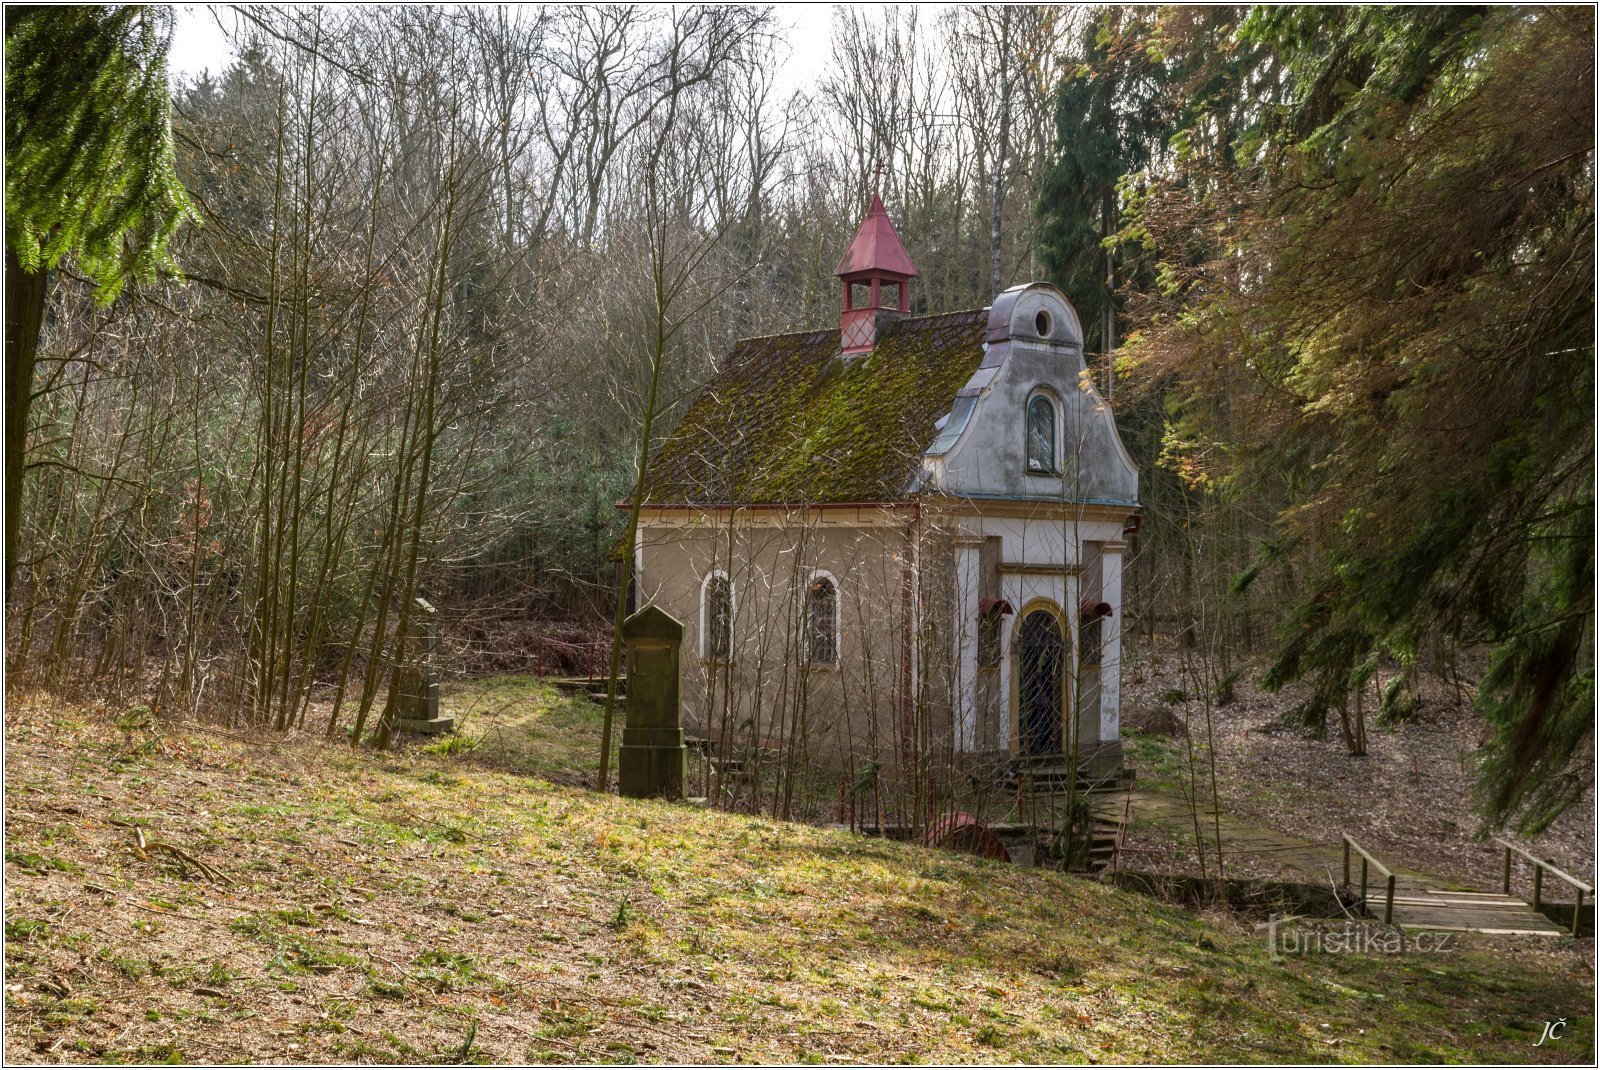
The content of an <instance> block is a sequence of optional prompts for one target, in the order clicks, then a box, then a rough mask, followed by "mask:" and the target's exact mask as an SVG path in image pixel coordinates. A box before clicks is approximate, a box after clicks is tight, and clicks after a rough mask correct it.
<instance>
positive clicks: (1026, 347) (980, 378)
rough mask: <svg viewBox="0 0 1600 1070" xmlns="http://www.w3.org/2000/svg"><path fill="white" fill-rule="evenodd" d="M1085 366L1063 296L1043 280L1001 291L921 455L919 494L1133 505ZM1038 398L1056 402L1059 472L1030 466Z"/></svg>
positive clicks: (1121, 455) (1128, 465) (1126, 466)
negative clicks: (971, 367)
mask: <svg viewBox="0 0 1600 1070" xmlns="http://www.w3.org/2000/svg"><path fill="white" fill-rule="evenodd" d="M1084 369H1085V365H1084V360H1083V328H1082V326H1081V325H1080V323H1079V321H1078V314H1077V312H1076V311H1075V310H1074V309H1073V307H1072V303H1071V302H1069V301H1068V300H1067V298H1066V295H1065V294H1063V293H1062V292H1061V291H1060V290H1058V289H1056V288H1055V287H1054V286H1052V285H1050V284H1049V283H1044V282H1034V283H1028V284H1027V285H1024V286H1014V287H1012V288H1011V289H1009V290H1007V291H1005V292H1004V293H1002V294H1001V295H1000V296H999V297H998V298H996V299H995V303H994V305H993V307H992V308H991V309H990V312H989V323H988V327H987V329H986V331H985V339H984V359H983V363H982V365H981V366H980V367H979V368H978V370H977V371H976V372H975V373H974V374H973V376H972V378H971V379H970V380H968V382H967V385H966V386H965V387H963V388H962V389H961V391H960V392H959V394H958V395H957V396H956V398H955V402H954V404H953V405H952V407H951V410H950V413H949V415H948V416H946V417H945V419H944V421H943V423H942V425H941V427H940V433H939V435H938V438H937V440H936V441H935V442H934V444H933V446H932V447H931V448H930V449H929V450H928V452H927V454H926V456H925V458H924V463H923V471H922V480H921V483H922V489H924V490H932V491H938V492H942V493H945V494H952V495H955V496H958V497H964V498H1000V499H1019V500H1026V499H1032V500H1045V501H1063V500H1064V501H1074V502H1092V503H1105V504H1116V505H1123V504H1125V505H1134V504H1136V503H1137V502H1138V500H1139V473H1138V469H1137V468H1135V467H1134V464H1133V459H1132V458H1131V457H1130V456H1129V455H1128V451H1127V449H1126V448H1124V447H1123V445H1122V439H1121V438H1120V437H1119V436H1118V435H1117V428H1116V423H1115V421H1114V420H1113V418H1112V414H1111V407H1110V406H1109V405H1107V404H1106V403H1105V402H1104V400H1102V399H1101V397H1100V393H1099V391H1098V390H1096V389H1095V387H1094V384H1093V382H1092V381H1091V380H1090V378H1089V377H1088V376H1087V375H1085V374H1084ZM1036 392H1042V393H1045V394H1046V395H1048V396H1050V397H1051V398H1052V399H1053V400H1054V401H1055V403H1056V405H1057V410H1058V420H1057V455H1058V458H1059V472H1058V473H1057V474H1039V473H1036V472H1030V471H1029V470H1028V466H1027V456H1026V410H1027V405H1028V400H1029V398H1030V397H1032V396H1033V395H1034V394H1035V393H1036Z"/></svg>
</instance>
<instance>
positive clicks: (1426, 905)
mask: <svg viewBox="0 0 1600 1070" xmlns="http://www.w3.org/2000/svg"><path fill="white" fill-rule="evenodd" d="M1382 894H1383V893H1382V891H1381V889H1374V888H1368V889H1367V895H1368V896H1369V901H1368V909H1369V911H1370V910H1373V909H1376V910H1378V911H1381V910H1382V909H1383V900H1382ZM1394 923H1395V924H1396V925H1398V926H1400V927H1401V928H1403V929H1433V930H1438V931H1443V932H1464V933H1493V934H1495V935H1499V936H1566V935H1567V930H1566V929H1564V928H1562V927H1561V926H1560V925H1557V924H1556V923H1555V922H1554V921H1551V920H1550V919H1549V918H1547V917H1545V916H1544V915H1543V914H1542V913H1540V912H1539V911H1537V910H1535V909H1533V906H1532V905H1531V904H1529V903H1525V902H1523V901H1522V900H1521V899H1518V898H1517V897H1516V896H1514V895H1504V894H1502V893H1500V892H1461V891H1455V890H1452V889H1447V888H1439V887H1435V886H1433V885H1431V884H1429V883H1426V882H1425V881H1420V880H1417V879H1416V878H1414V877H1413V878H1411V879H1409V880H1407V879H1406V878H1404V877H1397V878H1396V880H1395V889H1394Z"/></svg>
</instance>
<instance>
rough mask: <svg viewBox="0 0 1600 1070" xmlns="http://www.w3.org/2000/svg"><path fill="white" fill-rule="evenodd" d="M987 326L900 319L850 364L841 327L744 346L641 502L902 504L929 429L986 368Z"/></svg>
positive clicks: (703, 399) (948, 316)
mask: <svg viewBox="0 0 1600 1070" xmlns="http://www.w3.org/2000/svg"><path fill="white" fill-rule="evenodd" d="M986 320H987V313H986V311H985V310H984V309H973V310H971V311H967V312H949V313H945V314H943V315H938V316H920V317H914V318H909V319H904V320H901V321H900V322H899V323H898V324H896V325H895V326H894V327H892V328H891V329H890V331H889V332H888V333H887V334H886V335H885V336H884V337H883V338H880V339H879V340H878V344H877V346H876V347H875V348H874V349H873V350H872V352H871V353H869V354H866V355H864V356H858V357H852V358H844V357H841V356H839V331H838V329H837V328H830V329H828V330H822V331H808V332H805V333H803V334H785V335H776V336H773V337H770V338H751V339H747V340H745V341H743V342H740V343H738V344H737V345H735V346H734V347H733V349H732V350H731V351H730V352H729V353H728V356H727V359H726V360H725V361H724V362H723V366H722V370H721V371H720V372H719V373H718V374H717V375H716V376H715V377H714V378H713V379H712V380H711V382H709V383H707V384H706V386H705V388H704V389H703V390H702V391H701V392H700V395H699V397H698V398H696V399H695V401H694V403H693V404H692V405H691V406H690V407H689V411H688V412H687V413H685V414H684V417H683V421H682V422H681V423H680V424H679V425H678V427H677V430H675V431H674V432H673V433H672V435H671V436H670V437H669V438H668V439H667V441H666V442H665V443H664V444H663V445H662V447H661V449H660V450H659V451H658V453H657V455H656V457H655V459H654V460H653V461H652V462H651V468H650V473H649V478H648V480H647V483H646V491H645V500H646V502H647V503H648V504H651V505H675V504H705V505H709V504H720V503H726V502H738V503H747V502H748V503H752V504H768V503H778V504H810V503H819V504H821V503H829V502H878V501H894V500H898V499H901V498H904V497H905V496H906V493H907V490H908V488H909V487H910V485H911V481H912V478H913V476H914V475H915V474H916V470H917V465H918V460H919V458H920V457H921V455H922V453H923V451H924V450H926V449H927V448H928V446H929V444H930V443H932V442H933V440H934V438H935V437H936V435H937V430H936V429H935V427H934V421H935V420H937V419H938V418H939V417H940V416H943V415H944V414H945V413H947V412H948V411H950V406H951V404H952V402H953V401H954V400H955V396H956V392H957V391H958V390H960V389H961V387H962V386H963V385H964V384H965V383H966V381H967V379H968V378H969V377H970V376H971V375H972V373H973V372H974V371H975V370H976V369H977V367H978V364H979V363H980V362H981V361H982V359H983V345H982V343H983V330H984V324H985V322H986Z"/></svg>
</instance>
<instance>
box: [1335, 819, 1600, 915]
mask: <svg viewBox="0 0 1600 1070" xmlns="http://www.w3.org/2000/svg"><path fill="white" fill-rule="evenodd" d="M1340 839H1341V840H1342V841H1343V844H1344V885H1345V887H1346V888H1349V889H1351V890H1352V891H1356V892H1358V894H1359V895H1360V897H1361V901H1362V903H1363V904H1364V905H1365V907H1366V910H1367V913H1369V914H1371V915H1372V916H1373V917H1376V918H1381V919H1383V922H1384V923H1385V924H1388V925H1398V926H1400V927H1401V928H1403V929H1430V930H1435V931H1444V932H1473V933H1492V934H1495V935H1499V936H1561V935H1563V934H1565V933H1567V932H1571V934H1572V935H1573V936H1576V935H1578V932H1579V928H1580V926H1581V925H1582V922H1583V903H1584V897H1585V896H1588V897H1589V898H1590V900H1591V902H1592V900H1593V896H1594V889H1593V888H1592V887H1590V886H1589V885H1587V884H1584V883H1583V882H1582V881H1580V880H1578V879H1577V878H1576V877H1573V876H1572V875H1570V874H1568V873H1564V872H1562V871H1561V870H1559V869H1557V868H1556V867H1555V866H1553V865H1551V864H1550V863H1549V862H1546V861H1544V860H1543V859H1541V858H1536V857H1535V856H1533V855H1531V854H1529V853H1528V852H1527V851H1524V850H1523V849H1522V848H1520V847H1518V846H1516V845H1515V844H1511V843H1507V842H1506V841H1505V840H1502V839H1500V838H1499V837H1498V836H1497V837H1495V842H1496V843H1498V844H1500V846H1501V847H1503V848H1504V849H1505V866H1504V868H1503V870H1502V872H1501V882H1500V891H1498V892H1464V891H1459V890H1457V889H1453V888H1442V887H1439V886H1438V884H1437V883H1436V882H1434V881H1431V880H1429V879H1428V878H1427V877H1424V876H1422V875H1420V874H1414V873H1396V872H1394V871H1393V870H1391V869H1389V867H1387V866H1385V865H1384V864H1383V863H1382V862H1379V861H1378V860H1377V859H1376V858H1374V857H1372V855H1371V854H1370V853H1368V852H1367V851H1366V850H1365V849H1364V848H1363V847H1361V845H1359V844H1358V843H1356V841H1355V840H1353V839H1351V838H1350V837H1349V836H1348V835H1346V836H1342V837H1340ZM1513 856H1516V857H1518V858H1520V859H1523V860H1526V861H1527V862H1529V863H1531V864H1532V865H1533V867H1534V868H1533V902H1531V903H1529V902H1527V901H1525V900H1522V899H1518V898H1517V897H1516V896H1514V895H1512V894H1511V871H1512V861H1513ZM1352 858H1354V859H1355V860H1356V861H1358V862H1359V864H1360V865H1359V874H1360V880H1359V882H1356V881H1353V880H1352V879H1351V878H1352V867H1351V862H1352ZM1546 873H1549V874H1550V875H1551V876H1553V877H1556V878H1557V879H1559V880H1562V881H1565V882H1566V883H1567V884H1568V885H1570V886H1571V887H1572V895H1573V905H1572V924H1571V926H1570V928H1568V927H1563V926H1561V925H1557V924H1556V923H1555V921H1554V920H1552V919H1551V918H1550V917H1549V916H1548V915H1547V914H1545V913H1544V911H1543V910H1542V909H1540V908H1541V907H1542V906H1543V905H1544V903H1543V896H1544V875H1545V874H1546ZM1374 877H1381V878H1382V880H1381V882H1380V881H1378V880H1374V879H1372V878H1374Z"/></svg>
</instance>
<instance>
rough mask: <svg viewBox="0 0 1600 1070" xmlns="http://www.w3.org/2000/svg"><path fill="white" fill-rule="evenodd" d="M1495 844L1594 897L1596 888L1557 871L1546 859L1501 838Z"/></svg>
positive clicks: (1495, 839) (1497, 838) (1497, 837)
mask: <svg viewBox="0 0 1600 1070" xmlns="http://www.w3.org/2000/svg"><path fill="white" fill-rule="evenodd" d="M1494 842H1495V843H1498V844H1499V845H1500V846H1501V847H1504V848H1505V849H1506V850H1507V851H1513V852H1515V853H1517V854H1519V855H1521V856H1522V857H1523V858H1526V859H1527V860H1528V861H1529V862H1532V863H1533V864H1534V865H1536V866H1538V867H1539V868H1540V869H1544V870H1549V871H1550V873H1551V874H1552V875H1554V876H1557V877H1560V878H1561V879H1562V880H1564V881H1566V882H1567V883H1568V884H1570V885H1572V886H1573V887H1574V888H1576V889H1578V891H1580V892H1582V893H1583V894H1584V895H1593V894H1594V888H1593V887H1591V886H1590V885H1587V884H1585V883H1583V882H1582V881H1580V880H1579V879H1578V878H1577V877H1574V876H1573V875H1572V874H1570V873H1563V872H1562V871H1561V870H1559V869H1557V868H1556V867H1555V866H1553V865H1551V864H1550V863H1549V862H1546V861H1545V860H1544V859H1542V858H1540V857H1539V856H1538V855H1534V854H1530V853H1529V852H1527V851H1524V850H1523V849H1522V848H1521V847H1518V846H1517V845H1516V844H1514V843H1510V842H1508V841H1506V840H1503V839H1501V838H1500V837H1499V836H1496V837H1495V838H1494Z"/></svg>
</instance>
